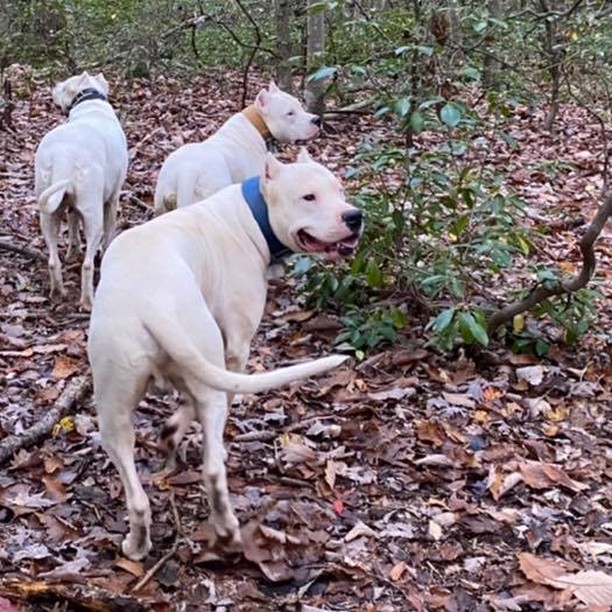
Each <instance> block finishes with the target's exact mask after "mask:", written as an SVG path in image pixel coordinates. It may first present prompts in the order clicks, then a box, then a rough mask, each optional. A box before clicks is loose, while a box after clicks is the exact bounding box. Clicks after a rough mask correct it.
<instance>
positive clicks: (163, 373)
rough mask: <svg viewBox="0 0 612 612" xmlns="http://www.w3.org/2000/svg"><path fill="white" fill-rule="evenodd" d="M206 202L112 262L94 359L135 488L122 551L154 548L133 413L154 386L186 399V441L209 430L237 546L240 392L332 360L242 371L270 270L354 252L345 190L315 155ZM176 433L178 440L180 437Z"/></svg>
mask: <svg viewBox="0 0 612 612" xmlns="http://www.w3.org/2000/svg"><path fill="white" fill-rule="evenodd" d="M264 165H265V173H264V175H263V176H262V178H261V184H259V180H260V179H259V177H255V178H253V179H252V180H250V181H245V183H243V184H242V185H240V184H237V185H231V186H229V187H227V188H225V189H223V190H222V191H219V192H218V193H216V194H215V195H213V196H211V197H210V198H209V199H207V200H205V201H203V202H199V203H197V204H195V205H193V206H188V207H187V208H181V209H179V210H176V211H173V212H171V213H169V214H167V215H162V216H161V217H157V218H156V219H154V220H152V221H150V222H148V223H145V224H144V225H141V226H139V227H136V228H133V229H130V230H128V231H126V232H124V233H122V234H121V235H120V236H118V237H117V238H116V239H115V240H114V241H113V243H112V244H111V246H110V247H109V249H108V251H107V252H106V254H105V256H104V259H103V261H102V270H101V280H100V284H99V286H98V289H97V292H96V298H95V301H94V305H93V311H92V315H91V324H90V328H89V345H88V350H89V358H90V362H91V367H92V371H93V379H94V399H95V404H96V408H97V412H98V419H99V424H100V432H101V436H102V443H103V445H104V447H105V448H106V450H107V451H108V454H109V455H110V457H111V459H112V461H113V463H114V464H115V466H116V467H117V470H118V472H119V475H120V477H121V481H122V483H123V487H124V490H125V493H126V498H127V506H128V510H129V521H130V531H129V534H128V535H127V537H126V539H125V540H124V542H123V546H122V548H123V552H124V554H125V555H126V556H128V557H130V558H131V559H142V558H143V557H144V556H145V555H146V554H147V552H148V551H149V549H150V547H151V541H150V535H149V534H150V529H149V528H150V523H151V511H150V506H149V501H148V499H147V496H146V494H145V492H144V490H143V488H142V486H141V484H140V481H139V479H138V474H137V472H136V467H135V465H134V430H133V426H132V415H131V412H132V409H133V407H134V406H135V405H136V404H137V403H138V401H139V400H140V399H141V397H142V395H143V394H144V392H145V390H146V387H147V383H148V382H149V380H150V379H151V378H152V377H153V378H155V379H158V380H159V379H165V380H168V381H170V382H171V383H172V384H173V385H174V386H175V387H176V388H177V389H179V390H180V391H181V392H183V393H184V395H185V396H186V399H187V401H189V402H190V403H191V406H192V408H191V410H184V411H182V412H180V411H179V412H178V413H177V414H178V417H177V416H176V415H175V418H174V419H173V423H172V425H171V429H172V430H173V432H174V433H175V434H177V435H176V438H175V439H174V440H173V443H174V444H175V445H176V444H178V441H179V439H180V436H181V435H182V433H184V430H185V429H186V426H185V423H184V420H185V419H188V418H189V417H190V415H191V414H193V412H194V409H195V412H196V413H197V417H198V419H199V420H200V421H201V423H202V426H203V431H204V441H203V449H204V481H205V486H206V491H207V496H208V500H209V508H210V521H211V523H212V525H213V527H214V529H215V532H216V533H217V535H218V536H219V537H220V538H222V539H225V540H228V541H229V542H230V543H231V544H234V545H235V544H238V543H239V542H240V532H239V528H238V520H237V519H236V517H235V515H234V513H233V510H232V508H231V505H230V500H229V493H228V489H227V480H226V472H225V450H224V447H223V429H224V426H225V421H226V418H227V410H228V402H229V401H230V400H231V394H233V393H256V392H260V391H263V390H267V389H271V388H273V387H277V386H280V385H283V384H286V383H289V382H291V381H294V380H297V379H301V378H304V377H307V376H311V375H314V374H318V373H321V372H325V371H326V370H328V369H330V368H333V367H335V366H337V365H339V364H340V363H341V362H342V361H343V360H344V357H342V356H330V357H326V358H322V359H317V360H314V361H310V362H307V363H303V364H299V365H294V366H290V367H287V368H281V369H278V370H275V371H272V372H268V373H263V374H253V375H248V374H243V373H241V372H242V371H243V370H244V368H245V366H246V362H247V358H248V355H249V347H250V343H251V340H252V338H253V335H254V334H255V332H256V330H257V327H258V326H259V322H260V320H261V317H262V315H263V311H264V305H265V302H266V293H267V282H266V269H267V267H268V264H269V263H270V260H271V257H272V256H273V255H274V254H278V253H279V251H282V250H288V251H292V252H305V253H321V254H325V255H326V256H327V257H329V258H338V257H341V256H346V255H349V254H351V253H352V252H353V251H354V249H355V247H356V245H357V242H358V240H359V235H360V232H361V226H362V218H361V211H359V210H358V209H356V208H354V207H352V206H350V205H349V204H348V203H347V202H346V200H345V196H344V191H343V189H342V185H341V184H340V182H339V181H338V180H337V179H336V178H335V177H334V175H333V174H332V173H331V172H329V171H328V170H326V169H325V168H324V167H323V166H321V165H319V164H317V163H315V162H314V161H312V159H310V157H308V154H307V153H305V152H302V153H300V156H299V157H298V163H294V164H288V165H283V164H281V163H280V162H278V161H276V160H275V159H274V157H273V156H272V155H271V154H268V156H267V158H266V160H265V164H264ZM177 432H178V433H177Z"/></svg>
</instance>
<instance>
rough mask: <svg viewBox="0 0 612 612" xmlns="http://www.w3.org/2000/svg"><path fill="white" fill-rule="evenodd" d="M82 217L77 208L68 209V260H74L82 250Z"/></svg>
mask: <svg viewBox="0 0 612 612" xmlns="http://www.w3.org/2000/svg"><path fill="white" fill-rule="evenodd" d="M80 219H81V217H80V215H79V213H78V212H77V211H76V210H73V209H72V208H69V209H68V252H67V253H66V261H70V260H72V259H73V258H74V257H75V256H76V255H78V253H79V251H80V250H81V240H80V236H79V222H80Z"/></svg>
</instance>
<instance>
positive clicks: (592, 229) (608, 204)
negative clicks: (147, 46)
mask: <svg viewBox="0 0 612 612" xmlns="http://www.w3.org/2000/svg"><path fill="white" fill-rule="evenodd" d="M611 216H612V193H609V194H608V195H607V197H606V199H605V200H604V203H603V204H602V206H601V207H600V208H599V210H598V211H597V214H596V215H595V218H594V219H593V221H592V222H591V225H589V227H588V229H587V231H586V232H585V234H584V236H583V237H582V239H581V240H580V243H579V247H580V251H581V252H582V268H581V270H580V272H579V273H578V274H577V275H576V276H574V277H573V278H571V279H570V280H567V281H560V282H558V283H556V284H555V285H553V286H552V287H551V286H546V287H545V286H543V285H538V286H537V287H536V288H535V289H534V290H533V291H531V292H530V293H529V295H528V296H527V297H526V298H525V299H524V300H521V301H520V302H515V303H514V304H510V305H509V306H505V307H504V308H501V309H499V310H496V311H495V312H494V313H493V314H492V315H491V316H490V317H489V321H488V330H489V334H492V333H493V332H495V331H496V330H497V329H499V328H500V327H501V326H502V325H504V323H507V322H508V321H511V320H512V319H513V318H514V317H515V316H516V315H518V314H520V313H521V312H525V311H527V310H530V309H531V308H533V307H534V306H537V305H538V304H540V303H541V302H543V301H544V300H547V299H548V298H551V297H554V296H556V295H564V294H570V293H574V292H576V291H578V290H579V289H582V288H583V287H586V285H587V283H588V282H589V281H590V280H591V277H592V276H593V273H594V272H595V265H596V257H595V249H594V248H593V245H594V243H595V241H596V240H597V238H598V237H599V234H601V232H602V230H603V228H604V226H605V224H606V221H607V220H608V219H609V218H610V217H611Z"/></svg>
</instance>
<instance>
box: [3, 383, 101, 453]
mask: <svg viewBox="0 0 612 612" xmlns="http://www.w3.org/2000/svg"><path fill="white" fill-rule="evenodd" d="M90 391H91V379H90V378H89V377H88V376H77V377H76V378H73V379H72V380H71V381H70V382H69V383H68V384H67V385H66V388H65V389H64V390H63V391H62V393H61V395H60V396H59V398H58V399H57V401H56V402H55V405H54V406H53V408H51V410H48V411H47V412H46V414H45V415H44V416H43V417H42V418H41V419H40V420H39V421H37V423H36V424H35V425H32V427H30V428H29V429H26V430H25V431H24V432H23V433H22V434H20V435H10V436H7V437H6V438H4V439H3V440H2V441H0V465H1V464H2V463H4V462H5V461H7V460H8V459H10V458H11V457H12V456H13V455H14V454H15V453H16V452H17V451H18V450H20V449H22V448H29V447H30V446H34V445H35V444H38V443H39V442H40V441H41V440H44V439H45V438H47V437H48V436H49V434H50V433H51V431H52V430H53V427H54V426H55V425H56V423H58V421H60V420H61V419H62V418H63V417H65V416H66V415H67V414H69V413H70V412H71V411H72V410H73V408H74V406H75V405H76V404H77V403H79V402H80V401H82V400H83V398H84V397H85V396H86V395H87V394H88V393H89V392H90Z"/></svg>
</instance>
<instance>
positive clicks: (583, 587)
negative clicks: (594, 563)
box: [548, 570, 612, 606]
mask: <svg viewBox="0 0 612 612" xmlns="http://www.w3.org/2000/svg"><path fill="white" fill-rule="evenodd" d="M548 584H550V585H551V586H554V587H555V588H557V589H566V590H569V591H571V593H572V594H573V595H574V596H575V597H577V598H578V599H579V600H580V601H581V602H582V603H583V604H587V605H591V606H612V576H610V575H609V574H606V573H604V572H601V571H596V570H586V571H582V572H577V573H576V574H562V575H561V576H557V577H556V578H554V579H550V580H548Z"/></svg>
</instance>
